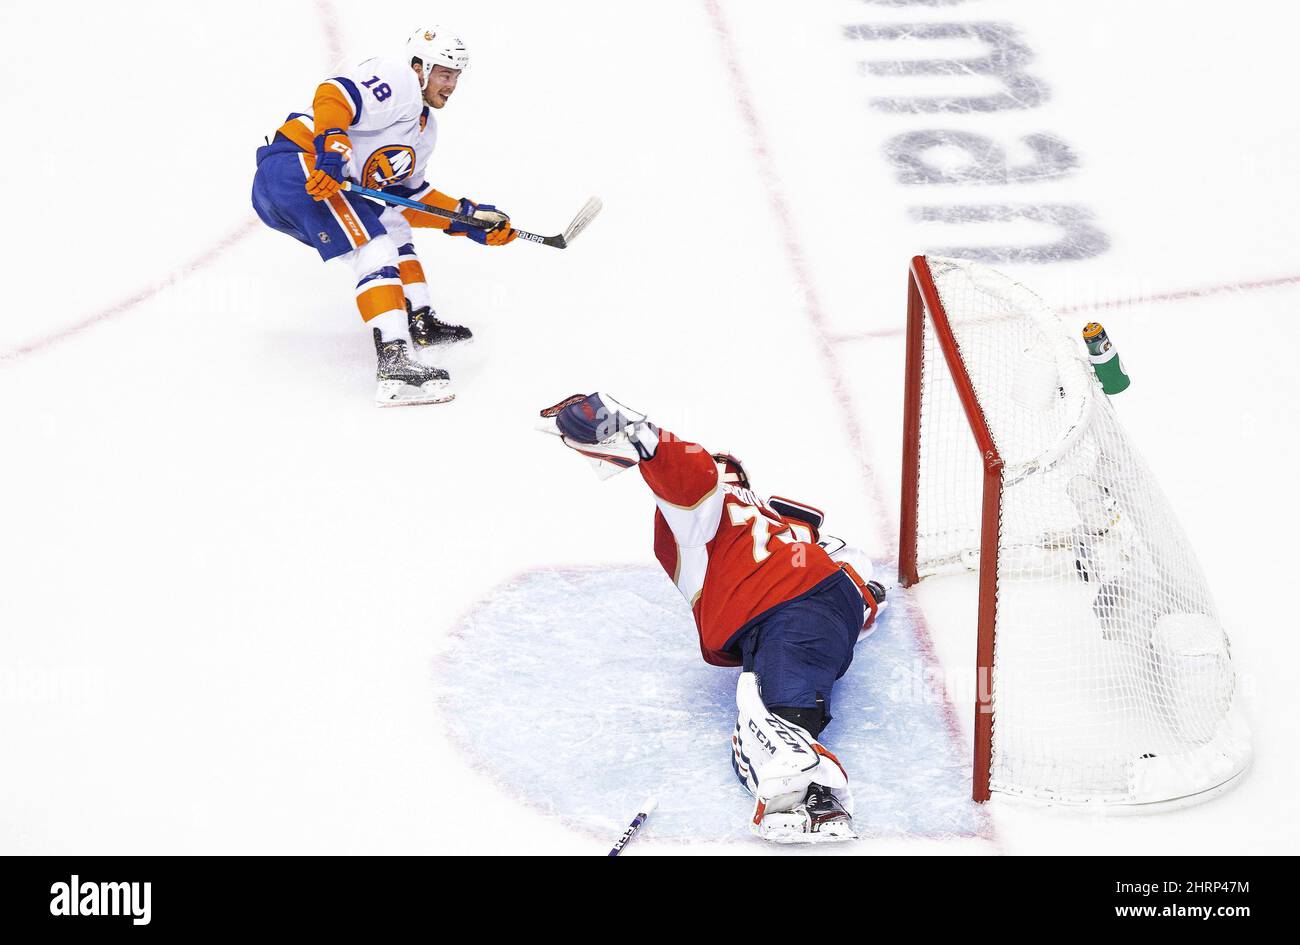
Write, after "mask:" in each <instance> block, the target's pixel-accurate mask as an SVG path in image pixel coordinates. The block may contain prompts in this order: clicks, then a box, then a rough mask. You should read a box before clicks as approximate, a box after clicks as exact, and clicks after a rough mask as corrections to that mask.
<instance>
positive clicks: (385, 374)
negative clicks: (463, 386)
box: [375, 328, 456, 407]
mask: <svg viewBox="0 0 1300 945" xmlns="http://www.w3.org/2000/svg"><path fill="white" fill-rule="evenodd" d="M375 353H376V355H377V356H378V358H379V363H378V367H377V368H376V371H375V377H376V379H377V380H378V387H377V388H376V390H375V405H376V406H378V407H408V406H416V405H419V404H445V403H447V402H448V401H450V400H454V399H455V397H456V395H455V394H454V393H452V392H451V391H450V390H448V389H447V388H448V383H449V382H450V380H451V376H450V375H449V374H448V373H447V372H446V371H443V370H441V369H440V368H435V367H429V366H428V365H425V364H420V363H419V362H418V361H413V360H411V358H410V356H409V355H408V354H407V352H406V341H405V340H403V339H400V338H399V339H396V340H394V341H384V340H383V337H382V336H381V335H380V332H379V329H378V328H376V329H375Z"/></svg>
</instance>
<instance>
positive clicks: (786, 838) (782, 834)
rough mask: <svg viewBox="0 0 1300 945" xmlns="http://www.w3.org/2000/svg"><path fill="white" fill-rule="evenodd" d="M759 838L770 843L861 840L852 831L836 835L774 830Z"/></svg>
mask: <svg viewBox="0 0 1300 945" xmlns="http://www.w3.org/2000/svg"><path fill="white" fill-rule="evenodd" d="M759 836H760V837H761V838H762V839H764V840H766V841H767V842H768V843H786V844H791V843H842V842H844V841H845V840H859V839H861V838H860V837H859V836H858V835H857V834H856V833H854V832H852V831H847V832H836V833H804V832H803V831H802V830H791V831H784V830H773V831H771V832H769V833H760V834H759Z"/></svg>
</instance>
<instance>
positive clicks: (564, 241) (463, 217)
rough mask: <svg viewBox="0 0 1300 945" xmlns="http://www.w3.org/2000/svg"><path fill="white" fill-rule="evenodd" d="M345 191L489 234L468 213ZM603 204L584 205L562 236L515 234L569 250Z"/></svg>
mask: <svg viewBox="0 0 1300 945" xmlns="http://www.w3.org/2000/svg"><path fill="white" fill-rule="evenodd" d="M343 189H344V190H346V191H348V192H350V193H354V194H357V195H359V196H362V197H370V198H371V199H373V200H382V201H383V202H384V203H387V204H392V205H393V206H395V207H406V208H407V209H408V210H418V211H420V212H421V213H429V214H432V215H433V216H435V217H445V218H447V219H448V220H455V221H456V222H457V223H464V224H465V225H466V226H472V227H475V228H476V229H480V230H489V229H491V227H490V226H484V225H483V223H482V221H480V220H476V219H474V217H472V216H470V215H469V214H466V213H457V212H456V211H455V210H444V209H442V207H434V206H431V205H429V204H427V203H420V202H419V201H418V200H407V199H406V198H405V197H398V196H397V195H395V194H386V193H384V192H383V191H381V190H371V189H370V188H369V187H362V186H361V185H360V184H354V183H352V182H351V181H344V182H343ZM603 206H604V204H602V203H601V202H600V198H599V197H592V198H591V199H590V200H588V201H587V202H586V203H584V204H583V205H582V209H581V210H579V211H578V214H577V216H575V217H574V218H573V222H571V223H570V224H569V225H568V226H566V227H565V228H564V232H563V233H557V234H556V235H555V236H541V235H540V234H537V233H529V232H528V231H527V230H521V229H519V228H518V227H513V229H514V231H515V233H516V234H518V236H519V238H520V239H521V240H527V241H528V242H530V243H541V244H543V245H544V246H554V247H555V248H556V249H566V248H567V247H568V245H569V244H570V243H572V242H573V241H574V240H575V239H577V237H578V234H579V233H581V232H582V231H583V230H585V229H586V228H587V224H588V223H590V222H591V221H592V220H594V219H595V218H596V214H598V213H600V210H601V207H603Z"/></svg>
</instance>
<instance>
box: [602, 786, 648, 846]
mask: <svg viewBox="0 0 1300 945" xmlns="http://www.w3.org/2000/svg"><path fill="white" fill-rule="evenodd" d="M658 803H659V802H658V801H656V800H655V799H654V798H653V797H648V798H646V800H645V803H644V804H642V805H641V811H640V813H638V814H637V815H636V816H635V817H633V818H632V822H631V823H630V824H628V825H627V829H626V830H624V831H623V836H621V837H619V838H618V841H617V842H616V843H615V844H614V847H613V849H611V850H610V851H609V854H608V855H609V856H618V855H619V854H620V853H622V852H623V848H624V847H625V846H627V845H628V844H629V843H631V842H632V838H633V837H635V836H636V832H637V831H638V830H640V829H641V825H642V824H644V823H645V822H646V820H647V819H649V817H650V815H651V814H652V813H653V812H654V809H655V807H657V806H658Z"/></svg>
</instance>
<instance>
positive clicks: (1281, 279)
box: [831, 276, 1300, 343]
mask: <svg viewBox="0 0 1300 945" xmlns="http://www.w3.org/2000/svg"><path fill="white" fill-rule="evenodd" d="M1288 285H1300V276H1277V277H1276V278H1272V279H1250V280H1246V281H1242V282H1220V283H1218V284H1216V285H1204V286H1196V287H1194V288H1191V289H1174V290H1172V291H1169V292H1153V293H1151V294H1150V295H1131V296H1128V297H1126V298H1120V299H1096V300H1094V301H1092V302H1080V303H1079V304H1078V305H1065V306H1062V307H1060V308H1058V309H1056V312H1057V314H1060V315H1077V314H1079V313H1081V312H1104V311H1106V310H1108V309H1114V308H1127V307H1129V306H1132V305H1147V304H1150V303H1156V302H1184V301H1186V300H1188V299H1203V298H1208V297H1209V296H1213V295H1228V294H1230V293H1241V292H1251V291H1254V290H1256V289H1276V288H1280V287H1282V286H1288ZM902 334H903V328H902V326H901V325H900V326H898V327H896V328H873V329H867V330H864V331H852V332H845V333H843V334H837V335H832V336H831V341H833V342H836V343H838V342H842V341H869V340H871V339H872V338H898V337H901V336H902Z"/></svg>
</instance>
